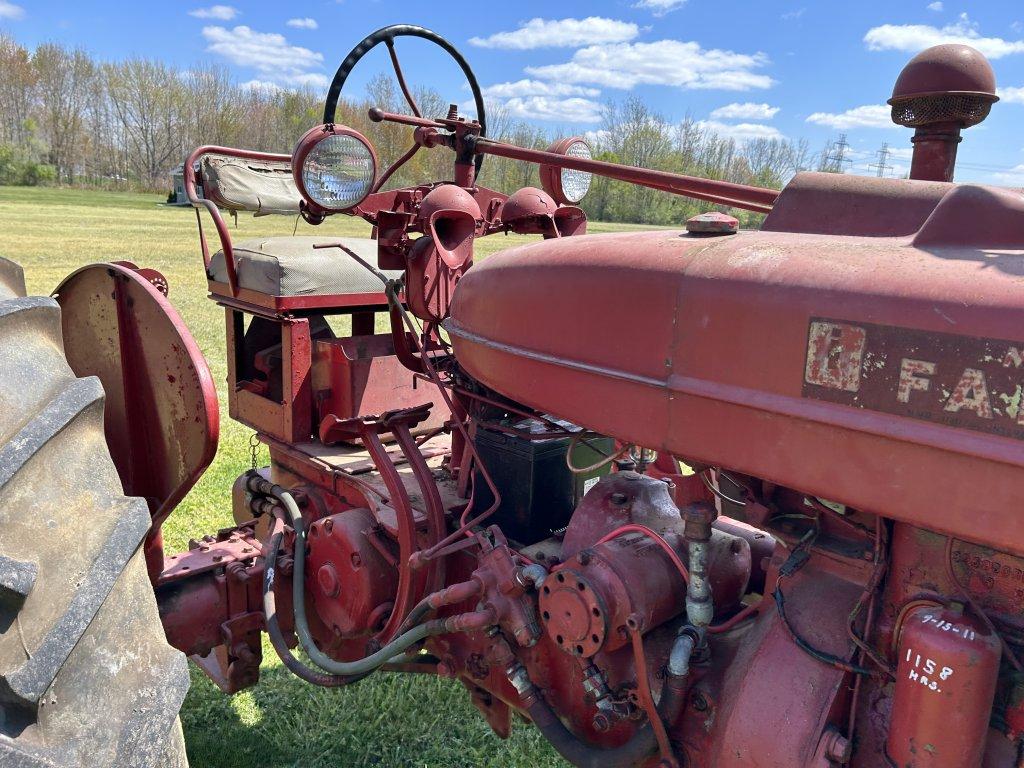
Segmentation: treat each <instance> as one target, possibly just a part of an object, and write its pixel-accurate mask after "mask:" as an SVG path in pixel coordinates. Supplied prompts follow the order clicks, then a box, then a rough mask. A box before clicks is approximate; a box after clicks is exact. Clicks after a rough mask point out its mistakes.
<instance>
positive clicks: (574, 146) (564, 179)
mask: <svg viewBox="0 0 1024 768" xmlns="http://www.w3.org/2000/svg"><path fill="white" fill-rule="evenodd" d="M547 151H548V152H553V153H554V154H557V155H565V156H566V157H578V158H582V159H584V160H592V159H593V157H594V154H593V152H592V151H591V149H590V145H589V144H587V142H586V141H584V140H583V139H581V138H579V137H578V136H576V137H573V138H571V139H561V140H560V141H556V142H555V143H554V144H552V145H551V146H550V147H548V150H547ZM540 178H541V185H542V186H543V187H544V191H545V192H547V193H548V194H549V195H551V196H552V197H553V198H554V199H555V202H557V203H558V204H559V205H566V204H568V205H576V204H577V203H578V202H579V201H580V200H582V199H583V198H584V197H585V196H586V194H587V192H589V191H590V181H591V179H592V178H593V174H591V173H588V172H586V171H577V170H573V169H571V168H561V167H559V166H556V165H542V166H541V168H540Z"/></svg>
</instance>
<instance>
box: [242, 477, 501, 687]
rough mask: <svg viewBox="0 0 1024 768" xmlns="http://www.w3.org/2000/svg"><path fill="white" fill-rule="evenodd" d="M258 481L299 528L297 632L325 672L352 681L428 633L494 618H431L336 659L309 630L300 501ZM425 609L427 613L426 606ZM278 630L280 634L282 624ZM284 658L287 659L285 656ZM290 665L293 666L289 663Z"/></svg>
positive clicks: (269, 574) (269, 575)
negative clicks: (368, 649) (359, 654)
mask: <svg viewBox="0 0 1024 768" xmlns="http://www.w3.org/2000/svg"><path fill="white" fill-rule="evenodd" d="M255 484H256V485H257V486H258V490H259V491H261V492H263V493H265V494H267V495H269V496H273V497H274V498H275V499H277V500H278V501H280V502H281V505H282V506H283V507H284V509H285V511H286V512H287V513H288V517H289V518H290V522H291V525H292V528H293V529H294V531H295V564H294V566H293V572H292V610H293V612H294V614H295V634H296V635H297V636H298V638H299V644H300V645H301V646H302V649H303V650H304V651H305V652H306V654H307V655H308V656H309V659H310V661H312V662H313V663H314V664H315V665H316V666H318V667H320V669H322V670H324V671H325V672H328V673H330V674H331V675H335V676H341V677H344V678H348V679H347V680H346V681H345V682H352V680H351V678H354V677H360V676H364V675H366V674H369V673H370V672H372V671H374V670H375V669H377V668H378V667H380V666H381V665H383V664H386V663H387V662H388V661H390V660H391V659H392V657H394V656H397V655H399V654H401V653H403V652H405V651H407V650H408V649H409V648H411V647H412V646H414V645H416V643H419V642H420V641H422V640H424V639H426V638H428V637H431V636H433V635H441V634H445V633H448V632H459V631H464V630H468V629H476V628H479V627H480V626H486V625H487V624H488V623H492V622H493V616H491V615H490V612H478V613H471V614H463V615H460V616H452V617H450V618H447V619H435V620H433V621H427V622H424V623H422V624H417V625H416V626H413V627H412V628H411V629H408V630H406V631H405V632H403V633H402V634H400V635H398V636H397V637H395V638H394V639H393V640H392V641H391V642H389V643H387V644H386V645H384V646H382V647H381V648H380V649H378V650H377V651H376V652H375V653H372V654H370V655H369V656H366V657H365V658H362V659H359V660H357V661H338V660H336V659H332V658H331V657H330V656H328V655H327V654H325V653H324V652H323V651H321V650H320V649H319V648H318V647H317V645H316V642H315V641H314V640H313V636H312V634H311V633H310V631H309V622H308V621H307V619H306V592H305V588H306V587H305V574H306V526H305V523H304V522H303V520H302V512H301V511H300V510H299V505H298V504H297V503H296V502H295V498H294V497H293V496H292V495H291V494H290V493H289V492H288V491H287V490H285V489H284V488H282V487H281V486H279V485H277V484H276V483H269V482H267V481H266V480H263V479H261V478H258V479H256V483H255ZM278 548H280V540H278ZM267 562H268V565H267V567H266V568H265V576H264V594H263V599H264V609H266V601H267V596H268V595H270V596H271V598H270V599H271V607H273V602H272V601H273V578H274V563H273V561H272V560H268V561H267ZM418 608H419V606H417V609H418ZM423 612H424V613H425V610H424V611H423ZM267 624H268V634H269V625H270V624H271V621H270V618H269V616H268V619H267ZM277 634H278V635H279V636H280V631H279V628H278V632H277ZM271 642H273V638H271ZM285 648H287V646H285ZM274 649H275V650H276V651H277V652H278V654H280V653H281V651H280V650H279V649H278V647H277V645H275V646H274ZM286 655H287V656H289V657H291V654H290V653H287V654H286ZM292 660H293V661H295V662H296V663H299V662H298V661H297V660H295V659H294V657H292ZM282 661H284V658H283V657H282ZM284 663H285V664H286V665H287V664H288V662H287V661H285V662H284ZM289 669H292V667H291V666H289ZM309 671H311V670H309ZM331 684H332V685H343V684H344V683H343V682H336V683H335V682H332V683H331Z"/></svg>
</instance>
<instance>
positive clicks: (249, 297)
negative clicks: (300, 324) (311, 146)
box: [184, 145, 388, 316]
mask: <svg viewBox="0 0 1024 768" xmlns="http://www.w3.org/2000/svg"><path fill="white" fill-rule="evenodd" d="M205 155H222V156H225V157H236V158H239V159H242V160H256V161H260V162H277V163H289V164H290V163H291V160H292V156H291V155H282V154H273V153H270V152H256V151H254V150H248V149H235V148H233V147H219V146H214V145H206V146H202V147H199V148H198V149H196V150H195V151H194V152H193V153H192V154H191V155H189V157H188V159H187V160H186V161H185V168H184V182H185V194H186V195H187V196H188V199H189V202H191V203H192V206H193V207H194V208H195V209H196V221H197V223H198V225H199V243H200V247H201V248H202V254H203V266H204V269H205V271H206V276H207V284H208V287H209V290H210V294H211V298H213V299H214V300H215V301H216V302H217V303H218V304H220V305H222V306H224V307H225V308H232V309H237V310H241V311H243V312H249V313H252V314H257V315H276V316H284V315H292V314H296V313H303V312H305V313H321V314H322V313H323V312H324V311H326V310H332V309H333V310H336V311H337V313H338V314H348V313H357V312H373V311H379V310H381V309H383V308H385V307H387V303H388V301H387V296H385V294H384V292H383V290H381V291H373V292H368V293H348V294H315V295H304V296H273V295H270V294H266V293H261V292H259V291H253V290H249V289H247V288H242V287H240V286H239V285H238V275H237V273H236V272H235V256H234V249H233V247H232V243H231V234H230V232H229V231H228V226H227V222H225V221H224V217H223V216H222V215H221V212H220V208H218V207H217V205H216V203H214V202H213V201H212V200H208V199H206V198H202V197H199V195H198V193H197V191H196V165H197V164H198V163H199V162H200V160H201V159H202V158H203V156H205ZM202 208H205V209H206V211H207V212H208V213H209V214H210V218H211V219H212V220H213V225H214V228H215V229H216V232H217V237H218V238H219V240H220V245H221V250H223V251H224V266H225V269H226V271H227V277H228V281H227V283H224V282H220V281H217V280H211V279H210V261H211V258H212V256H211V252H210V246H209V243H208V242H207V240H206V233H205V232H204V230H203V217H202V212H201V210H200V209H202ZM270 215H275V214H270ZM339 239H340V238H339Z"/></svg>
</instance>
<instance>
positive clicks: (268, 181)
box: [200, 155, 302, 216]
mask: <svg viewBox="0 0 1024 768" xmlns="http://www.w3.org/2000/svg"><path fill="white" fill-rule="evenodd" d="M200 173H202V177H203V194H204V195H205V196H206V198H207V199H209V200H212V201H213V202H214V203H216V204H217V205H219V206H220V207H221V208H227V209H228V210H230V211H252V212H253V213H255V214H256V215H257V216H263V215H266V214H268V213H278V214H283V215H286V216H298V214H299V201H300V200H301V199H302V197H301V195H299V190H298V188H297V187H296V186H295V181H294V180H293V179H292V166H291V163H284V162H274V161H269V160H245V159H243V158H240V157H228V156H226V155H206V156H204V157H203V162H202V165H201V166H200Z"/></svg>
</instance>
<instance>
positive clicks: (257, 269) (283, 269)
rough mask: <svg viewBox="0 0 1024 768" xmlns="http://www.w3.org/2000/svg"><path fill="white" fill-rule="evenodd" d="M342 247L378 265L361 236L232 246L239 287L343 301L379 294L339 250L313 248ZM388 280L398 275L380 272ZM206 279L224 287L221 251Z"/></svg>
mask: <svg viewBox="0 0 1024 768" xmlns="http://www.w3.org/2000/svg"><path fill="white" fill-rule="evenodd" d="M339 242H340V243H343V244H344V245H345V246H347V247H348V248H351V249H352V250H353V251H354V252H355V253H356V254H358V255H359V256H360V257H361V258H363V259H364V260H365V261H366V262H368V263H369V264H373V265H375V264H376V263H377V241H376V240H370V239H369V238H365V237H265V238H260V239H256V240H243V241H242V242H240V243H237V244H236V245H235V246H234V256H235V275H236V276H237V278H238V287H239V288H245V289H248V290H250V291H257V292H259V293H263V294H267V295H269V296H342V295H348V294H357V293H359V294H361V293H380V292H382V291H383V290H384V285H383V284H382V283H381V281H380V280H379V279H378V278H377V277H376V276H374V275H373V274H372V273H371V272H370V271H369V270H368V269H366V267H364V266H363V265H362V264H360V263H359V262H358V261H356V260H355V259H353V258H352V257H351V256H349V255H348V254H347V253H345V252H344V251H342V250H341V249H340V248H321V249H315V248H313V246H314V245H319V244H330V243H339ZM384 274H385V275H387V276H388V277H389V278H397V277H400V276H401V274H402V273H401V272H400V271H395V270H384ZM208 276H209V278H210V280H213V281H215V282H218V283H227V282H228V271H227V267H226V266H225V264H224V251H217V253H215V254H214V255H213V258H212V259H211V260H210V270H209V274H208Z"/></svg>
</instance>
